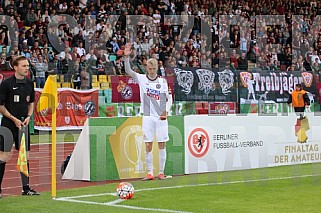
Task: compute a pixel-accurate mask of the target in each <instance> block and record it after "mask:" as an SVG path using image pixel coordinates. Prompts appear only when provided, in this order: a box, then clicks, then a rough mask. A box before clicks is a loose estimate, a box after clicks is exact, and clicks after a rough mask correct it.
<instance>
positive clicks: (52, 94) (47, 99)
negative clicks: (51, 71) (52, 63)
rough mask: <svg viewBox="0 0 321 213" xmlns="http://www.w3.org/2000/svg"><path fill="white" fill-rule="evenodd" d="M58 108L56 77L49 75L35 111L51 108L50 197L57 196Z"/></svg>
mask: <svg viewBox="0 0 321 213" xmlns="http://www.w3.org/2000/svg"><path fill="white" fill-rule="evenodd" d="M57 107H58V92H57V75H49V76H48V78H47V80H46V83H45V86H44V88H43V90H42V93H41V96H40V98H39V101H38V105H37V109H38V111H39V112H40V111H42V110H45V109H48V108H51V112H52V113H51V195H52V198H53V199H55V198H56V195H57V177H56V148H57V147H56V125H57V120H56V116H57V115H56V113H57Z"/></svg>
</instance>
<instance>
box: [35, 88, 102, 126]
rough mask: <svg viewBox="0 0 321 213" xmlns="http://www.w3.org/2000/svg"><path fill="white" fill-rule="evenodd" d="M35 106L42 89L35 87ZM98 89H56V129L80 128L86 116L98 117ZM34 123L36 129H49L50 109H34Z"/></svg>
mask: <svg viewBox="0 0 321 213" xmlns="http://www.w3.org/2000/svg"><path fill="white" fill-rule="evenodd" d="M35 91H36V99H35V106H37V103H38V101H39V98H40V95H41V91H42V89H35ZM98 111H99V110H98V90H97V89H92V90H74V89H67V88H66V89H64V88H60V89H58V107H57V130H71V129H82V127H83V125H84V123H85V121H86V119H87V118H88V117H98ZM34 119H35V121H34V125H35V129H38V130H50V129H51V109H48V108H47V109H45V110H42V111H40V112H39V111H37V109H36V107H35V110H34Z"/></svg>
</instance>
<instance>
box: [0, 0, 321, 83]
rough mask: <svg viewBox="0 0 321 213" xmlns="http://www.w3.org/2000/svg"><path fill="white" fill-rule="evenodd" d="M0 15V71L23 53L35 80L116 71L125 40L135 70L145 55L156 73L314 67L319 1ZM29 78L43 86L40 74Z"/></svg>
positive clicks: (68, 1) (224, 1)
mask: <svg viewBox="0 0 321 213" xmlns="http://www.w3.org/2000/svg"><path fill="white" fill-rule="evenodd" d="M0 14H1V15H7V17H6V18H5V16H2V17H0V22H1V23H0V24H1V26H0V45H1V47H2V49H1V48H0V51H1V58H0V69H1V70H10V69H12V65H11V61H12V59H13V58H14V56H16V55H24V56H26V57H27V58H28V59H29V60H30V65H31V68H32V71H33V73H34V76H35V77H39V78H43V77H44V76H45V75H47V74H48V73H49V74H50V73H57V74H67V76H69V78H70V80H72V79H71V78H72V76H75V77H77V78H79V75H80V73H81V72H82V71H86V72H88V73H89V74H108V75H123V74H125V72H124V64H123V61H122V50H123V49H124V45H125V44H126V43H127V42H131V43H132V48H133V50H134V54H133V56H135V57H132V63H133V65H134V66H133V67H134V69H135V71H137V72H144V67H145V66H146V61H147V60H148V58H151V57H154V58H157V59H159V74H160V75H172V74H173V73H171V72H170V69H168V68H169V67H181V68H184V67H203V68H219V67H224V68H229V69H231V70H247V69H248V68H249V64H254V65H253V68H254V69H257V70H259V69H261V70H276V71H277V70H280V71H287V70H289V71H291V70H299V71H305V70H309V71H313V72H314V73H316V74H319V72H320V71H321V60H320V59H321V30H320V29H321V25H320V24H316V23H318V21H319V19H316V18H317V16H318V15H321V2H319V1H310V0H276V1H268V0H252V1H250V0H234V1H232V0H185V1H184V0H135V1H132V0H79V1H72V0H32V1H31V0H9V1H8V0H2V1H0ZM56 15H69V16H68V17H69V18H68V17H67V18H57V16H56ZM129 15H131V16H129ZM143 15H144V16H143ZM166 15H169V16H166ZM178 15H184V16H178ZM280 15H281V16H280ZM297 15H300V16H297ZM70 17H73V18H74V20H75V21H74V22H71V21H70V20H71V19H70ZM14 20H16V22H17V26H18V27H17V30H16V31H14V30H12V29H14V28H12V27H11V26H13V25H14ZM136 24H137V25H138V26H136ZM36 82H37V87H42V85H43V80H37V81H36Z"/></svg>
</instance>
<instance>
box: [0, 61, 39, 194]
mask: <svg viewBox="0 0 321 213" xmlns="http://www.w3.org/2000/svg"><path fill="white" fill-rule="evenodd" d="M13 68H14V70H15V74H14V75H13V76H12V77H10V78H8V79H6V80H4V81H3V82H2V83H1V84H0V113H1V114H2V115H3V118H2V121H1V126H0V198H1V183H2V179H3V175H4V171H5V165H6V162H7V161H8V160H9V159H10V158H11V154H12V153H11V149H12V145H13V142H15V148H16V150H19V147H20V142H21V136H22V134H21V133H22V131H28V132H26V148H27V151H29V150H30V135H29V128H28V124H29V121H30V116H31V115H32V113H33V109H34V101H35V91H34V84H33V82H32V81H31V80H30V79H29V78H27V75H28V73H29V62H28V60H27V59H26V58H25V57H24V56H18V57H16V58H15V59H14V61H13ZM27 155H28V153H27ZM28 168H29V163H28ZM20 174H21V180H22V190H23V191H22V195H39V194H38V193H37V192H36V191H35V190H32V189H30V187H29V177H27V176H26V175H24V174H23V173H20Z"/></svg>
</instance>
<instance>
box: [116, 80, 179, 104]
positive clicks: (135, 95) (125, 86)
mask: <svg viewBox="0 0 321 213" xmlns="http://www.w3.org/2000/svg"><path fill="white" fill-rule="evenodd" d="M166 79H167V82H168V85H169V88H170V89H171V90H172V92H174V85H173V84H174V80H173V77H168V78H166ZM111 86H112V102H113V103H123V102H135V103H138V102H140V96H139V85H138V83H137V82H136V81H135V79H133V78H131V77H130V76H111Z"/></svg>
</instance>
